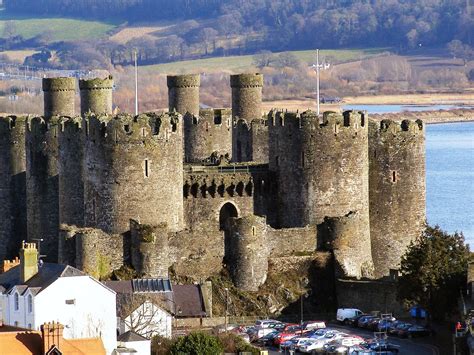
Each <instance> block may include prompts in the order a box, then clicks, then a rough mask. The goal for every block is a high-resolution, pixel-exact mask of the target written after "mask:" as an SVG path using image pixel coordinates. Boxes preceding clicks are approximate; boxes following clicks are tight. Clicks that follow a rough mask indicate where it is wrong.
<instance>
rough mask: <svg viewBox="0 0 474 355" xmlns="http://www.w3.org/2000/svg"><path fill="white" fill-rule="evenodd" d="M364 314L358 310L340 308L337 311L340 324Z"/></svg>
mask: <svg viewBox="0 0 474 355" xmlns="http://www.w3.org/2000/svg"><path fill="white" fill-rule="evenodd" d="M362 313H363V312H362V311H361V310H360V309H357V308H339V309H338V310H337V316H336V319H337V320H338V321H339V322H345V321H346V320H347V319H350V318H354V317H357V316H359V315H361V314H362Z"/></svg>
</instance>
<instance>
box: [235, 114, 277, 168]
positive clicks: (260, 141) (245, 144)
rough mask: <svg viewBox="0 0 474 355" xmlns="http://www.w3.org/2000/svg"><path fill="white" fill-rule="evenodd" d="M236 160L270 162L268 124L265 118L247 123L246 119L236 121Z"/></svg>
mask: <svg viewBox="0 0 474 355" xmlns="http://www.w3.org/2000/svg"><path fill="white" fill-rule="evenodd" d="M232 145H233V146H232V152H233V156H232V158H233V160H234V161H235V162H246V161H252V162H258V163H268V125H267V121H266V120H264V119H254V120H252V121H251V122H250V123H247V121H246V120H244V119H239V120H238V121H237V122H234V130H233V139H232Z"/></svg>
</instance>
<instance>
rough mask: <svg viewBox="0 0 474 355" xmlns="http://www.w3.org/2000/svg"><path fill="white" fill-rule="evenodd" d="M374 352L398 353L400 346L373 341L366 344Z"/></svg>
mask: <svg viewBox="0 0 474 355" xmlns="http://www.w3.org/2000/svg"><path fill="white" fill-rule="evenodd" d="M368 348H369V349H370V350H373V351H375V353H376V354H398V353H399V352H400V347H399V346H397V345H394V344H391V343H389V342H375V343H371V344H369V345H368Z"/></svg>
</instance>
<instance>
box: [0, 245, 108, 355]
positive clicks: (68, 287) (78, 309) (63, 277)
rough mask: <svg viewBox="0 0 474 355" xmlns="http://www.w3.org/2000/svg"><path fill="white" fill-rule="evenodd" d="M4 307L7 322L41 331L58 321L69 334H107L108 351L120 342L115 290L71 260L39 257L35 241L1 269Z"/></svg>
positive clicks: (0, 299) (0, 295) (74, 336)
mask: <svg viewBox="0 0 474 355" xmlns="http://www.w3.org/2000/svg"><path fill="white" fill-rule="evenodd" d="M0 307H1V312H0V320H2V321H3V323H4V324H6V325H10V326H15V327H22V328H26V329H31V330H35V331H39V330H40V328H41V325H42V324H44V323H47V322H52V321H56V322H60V323H61V324H63V325H64V337H65V338H66V339H78V338H96V337H99V338H102V341H103V343H104V347H105V349H106V353H107V354H111V353H112V351H113V350H114V349H115V347H116V324H117V320H116V314H115V308H116V304H115V292H114V291H112V290H111V289H109V288H107V287H105V286H104V285H103V284H102V283H100V282H99V281H97V280H95V279H94V278H92V277H90V276H88V275H86V274H85V273H83V272H82V271H79V270H77V269H75V268H73V267H71V266H67V265H60V264H50V263H41V262H40V263H38V250H37V249H36V246H35V244H33V243H31V244H30V243H24V244H23V248H22V249H21V251H20V265H18V266H15V267H13V268H11V269H10V270H8V271H7V272H5V273H3V274H1V275H0ZM0 353H2V352H1V351H0Z"/></svg>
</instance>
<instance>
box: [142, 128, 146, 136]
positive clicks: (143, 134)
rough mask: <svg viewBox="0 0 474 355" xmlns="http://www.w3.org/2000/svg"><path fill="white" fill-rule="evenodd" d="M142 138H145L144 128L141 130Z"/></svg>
mask: <svg viewBox="0 0 474 355" xmlns="http://www.w3.org/2000/svg"><path fill="white" fill-rule="evenodd" d="M142 137H143V138H145V137H146V130H145V128H142Z"/></svg>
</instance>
